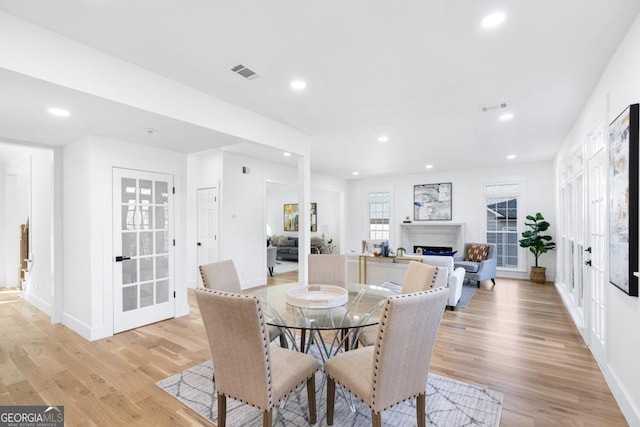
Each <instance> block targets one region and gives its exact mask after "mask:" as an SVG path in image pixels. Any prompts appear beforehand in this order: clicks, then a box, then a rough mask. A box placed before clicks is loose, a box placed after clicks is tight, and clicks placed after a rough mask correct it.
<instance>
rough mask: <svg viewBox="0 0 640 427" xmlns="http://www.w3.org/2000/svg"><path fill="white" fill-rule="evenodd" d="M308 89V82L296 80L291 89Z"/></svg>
mask: <svg viewBox="0 0 640 427" xmlns="http://www.w3.org/2000/svg"><path fill="white" fill-rule="evenodd" d="M306 87H307V82H305V81H303V80H294V81H292V82H291V89H295V90H302V89H304V88H306Z"/></svg>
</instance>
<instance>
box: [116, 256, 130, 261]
mask: <svg viewBox="0 0 640 427" xmlns="http://www.w3.org/2000/svg"><path fill="white" fill-rule="evenodd" d="M128 259H131V257H130V256H117V257H116V262H122V261H126V260H128Z"/></svg>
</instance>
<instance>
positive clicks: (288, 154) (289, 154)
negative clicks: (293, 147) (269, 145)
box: [282, 151, 291, 157]
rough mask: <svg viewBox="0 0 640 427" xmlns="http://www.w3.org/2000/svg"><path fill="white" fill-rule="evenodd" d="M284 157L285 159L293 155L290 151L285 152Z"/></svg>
mask: <svg viewBox="0 0 640 427" xmlns="http://www.w3.org/2000/svg"><path fill="white" fill-rule="evenodd" d="M282 155H283V156H285V157H291V153H289V152H288V151H285V152H284V153H282Z"/></svg>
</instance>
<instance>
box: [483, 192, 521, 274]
mask: <svg viewBox="0 0 640 427" xmlns="http://www.w3.org/2000/svg"><path fill="white" fill-rule="evenodd" d="M519 190H520V185H519V184H518V183H508V184H491V185H487V186H486V187H485V193H486V194H487V197H486V202H487V242H488V243H495V244H496V249H497V267H502V268H518V252H519V247H520V245H519V243H518V195H514V194H513V193H514V192H519ZM505 193H509V194H505Z"/></svg>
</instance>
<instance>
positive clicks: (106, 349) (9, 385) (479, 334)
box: [0, 273, 627, 427]
mask: <svg viewBox="0 0 640 427" xmlns="http://www.w3.org/2000/svg"><path fill="white" fill-rule="evenodd" d="M291 281H296V275H295V273H287V274H284V275H279V276H274V277H273V278H270V279H269V282H270V284H273V283H286V282H291ZM490 285H491V283H490V282H486V283H483V286H482V288H481V289H479V290H478V292H477V293H476V295H475V296H474V297H473V299H472V301H471V303H470V304H469V306H468V307H467V308H464V309H458V310H456V311H454V312H451V311H446V312H445V315H444V319H443V322H442V325H441V328H440V331H439V334H438V339H437V342H436V348H435V350H434V355H433V358H432V362H431V371H432V372H434V373H437V374H440V375H445V376H449V377H451V378H455V379H458V380H461V381H466V382H470V383H474V384H479V385H483V386H486V387H488V388H490V389H492V390H496V391H500V392H502V393H504V410H503V413H502V420H501V421H502V422H501V425H502V426H517V427H520V426H626V425H627V423H626V422H625V420H624V417H623V416H622V414H621V412H620V410H619V408H618V406H617V404H616V402H615V401H614V399H613V397H612V395H611V393H610V391H609V389H608V387H607V385H606V383H605V381H604V378H603V375H602V374H601V372H600V370H599V369H598V366H597V364H596V362H595V361H594V359H593V357H592V356H591V354H590V352H589V350H588V349H587V347H586V346H585V344H584V342H583V341H582V339H581V337H580V335H579V333H578V331H577V330H576V328H575V327H574V325H573V323H572V322H571V319H570V317H569V315H568V314H567V312H566V310H565V309H564V307H563V305H562V303H561V301H560V298H559V297H558V295H557V293H556V291H555V289H554V287H553V286H552V285H551V284H546V285H535V284H532V283H529V282H526V281H522V282H520V281H515V280H505V279H500V280H497V281H496V286H495V287H491V286H490ZM189 303H190V305H191V314H190V315H189V316H185V317H182V318H178V319H171V320H168V321H164V322H159V323H156V324H153V325H149V326H145V327H142V328H138V329H136V330H132V331H128V332H124V333H121V334H117V335H115V336H113V337H111V338H107V339H103V340H99V341H95V342H87V341H85V340H84V339H83V338H81V337H80V336H78V335H76V334H75V333H74V332H71V331H70V330H69V329H67V328H66V327H64V326H62V325H51V323H50V321H49V319H48V317H47V316H45V315H43V314H42V313H41V312H40V311H39V310H37V309H36V308H34V307H32V306H31V305H29V304H28V303H26V302H24V301H23V300H21V299H20V298H19V297H18V296H17V293H16V292H10V291H8V290H6V289H0V322H1V324H0V405H13V404H21V405H26V404H32V405H38V404H47V405H64V407H65V418H66V425H67V426H90V425H98V426H115V425H137V426H151V425H154V426H155V425H163V426H183V425H207V423H206V422H205V421H204V420H203V419H202V418H200V417H199V416H198V415H196V414H195V413H194V412H192V411H191V410H189V409H188V408H186V407H185V406H184V405H182V404H181V403H179V402H178V401H177V400H175V399H173V398H171V397H169V395H168V394H166V393H165V392H163V391H162V390H160V389H159V388H158V387H156V386H155V382H156V381H158V380H160V379H163V378H166V377H168V376H170V375H172V374H175V373H177V372H180V371H182V370H184V369H186V368H188V367H191V366H193V365H195V364H198V363H201V362H203V361H205V360H207V359H209V358H210V355H209V348H208V343H207V339H206V336H205V333H204V327H203V325H202V321H201V319H200V315H199V312H198V308H197V306H196V304H195V298H194V297H193V294H192V292H191V291H190V294H189ZM324 415H325V414H318V416H319V418H320V421H321V422H322V420H323V418H324ZM318 425H322V424H318Z"/></svg>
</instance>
